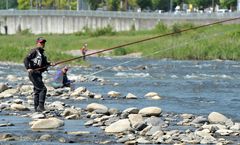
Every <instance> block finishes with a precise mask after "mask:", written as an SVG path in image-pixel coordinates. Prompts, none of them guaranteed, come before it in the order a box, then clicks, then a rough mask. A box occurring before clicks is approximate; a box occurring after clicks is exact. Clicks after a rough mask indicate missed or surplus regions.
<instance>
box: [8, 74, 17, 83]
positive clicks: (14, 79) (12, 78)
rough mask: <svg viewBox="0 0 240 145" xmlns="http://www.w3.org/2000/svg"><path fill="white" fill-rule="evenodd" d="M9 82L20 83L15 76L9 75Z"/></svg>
mask: <svg viewBox="0 0 240 145" xmlns="http://www.w3.org/2000/svg"><path fill="white" fill-rule="evenodd" d="M6 79H7V80H8V81H11V82H16V81H18V78H17V77H16V76H14V75H8V76H7V78H6Z"/></svg>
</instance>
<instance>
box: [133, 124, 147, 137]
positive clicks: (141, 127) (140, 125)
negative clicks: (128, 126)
mask: <svg viewBox="0 0 240 145" xmlns="http://www.w3.org/2000/svg"><path fill="white" fill-rule="evenodd" d="M133 127H134V129H135V130H136V131H142V130H144V129H145V128H146V127H148V125H147V124H146V123H144V122H140V123H138V124H135V126H133ZM145 133H146V132H145ZM145 133H144V135H145Z"/></svg>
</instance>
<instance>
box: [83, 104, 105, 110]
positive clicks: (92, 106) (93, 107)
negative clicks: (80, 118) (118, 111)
mask: <svg viewBox="0 0 240 145" xmlns="http://www.w3.org/2000/svg"><path fill="white" fill-rule="evenodd" d="M86 109H87V110H88V111H89V112H92V111H94V110H103V111H104V112H107V111H108V108H107V107H106V106H104V105H102V104H98V103H91V104H89V105H87V108H86Z"/></svg>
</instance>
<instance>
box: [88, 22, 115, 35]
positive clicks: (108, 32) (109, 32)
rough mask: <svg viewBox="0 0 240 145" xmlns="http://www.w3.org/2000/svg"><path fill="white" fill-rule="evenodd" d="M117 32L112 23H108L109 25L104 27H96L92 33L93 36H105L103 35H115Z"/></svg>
mask: <svg viewBox="0 0 240 145" xmlns="http://www.w3.org/2000/svg"><path fill="white" fill-rule="evenodd" d="M114 34H116V33H115V32H114V31H113V29H112V27H111V26H110V25H107V27H104V28H102V29H96V31H95V32H93V33H91V36H94V37H97V36H103V35H114Z"/></svg>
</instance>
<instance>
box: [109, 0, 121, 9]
mask: <svg viewBox="0 0 240 145" xmlns="http://www.w3.org/2000/svg"><path fill="white" fill-rule="evenodd" d="M107 7H108V10H110V11H117V10H119V9H120V0H107Z"/></svg>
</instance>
